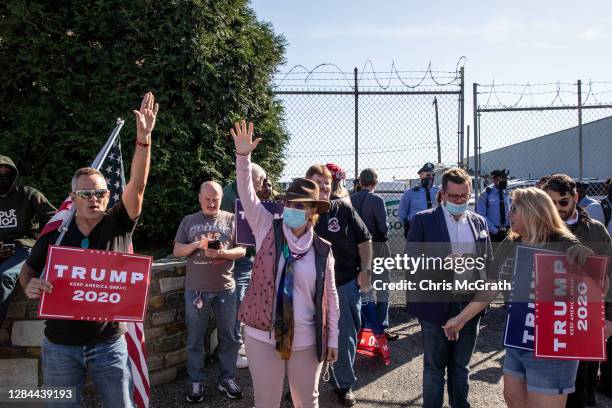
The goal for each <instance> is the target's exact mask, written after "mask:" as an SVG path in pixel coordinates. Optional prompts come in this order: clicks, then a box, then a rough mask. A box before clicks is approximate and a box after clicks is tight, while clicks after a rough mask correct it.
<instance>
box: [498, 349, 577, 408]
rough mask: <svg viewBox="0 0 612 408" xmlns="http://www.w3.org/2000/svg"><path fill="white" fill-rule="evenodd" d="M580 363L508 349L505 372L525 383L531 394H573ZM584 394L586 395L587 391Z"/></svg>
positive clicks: (505, 358)
mask: <svg viewBox="0 0 612 408" xmlns="http://www.w3.org/2000/svg"><path fill="white" fill-rule="evenodd" d="M578 363H579V362H578V361H576V360H555V359H548V358H536V357H535V356H534V353H533V351H528V350H517V349H513V348H510V347H506V356H505V357H504V368H503V371H504V374H505V375H511V376H513V377H516V378H519V379H521V380H523V381H525V382H526V383H527V391H529V392H535V393H538V394H548V395H561V394H571V393H572V392H574V391H575V389H576V388H575V387H574V384H575V383H576V373H577V371H578ZM583 392H585V393H586V390H585V391H583ZM582 406H584V404H583V405H582Z"/></svg>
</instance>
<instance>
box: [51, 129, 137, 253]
mask: <svg viewBox="0 0 612 408" xmlns="http://www.w3.org/2000/svg"><path fill="white" fill-rule="evenodd" d="M124 124H125V121H124V120H123V119H121V118H117V122H116V125H115V128H114V129H113V131H112V132H111V134H110V136H109V137H108V140H107V141H106V143H105V144H104V147H102V149H101V150H100V152H98V155H97V156H96V158H95V159H94V161H93V163H91V166H90V167H92V168H94V169H96V170H100V167H102V162H103V161H104V157H106V155H107V154H108V152H109V150H110V149H111V148H112V147H113V144H114V143H115V139H117V137H118V136H119V132H121V128H122V127H123V125H124ZM75 212H76V207H75V206H74V205H72V206H70V212H69V213H68V215H67V216H66V218H65V219H64V221H63V222H62V225H61V227H60V228H59V231H60V235H59V237H57V240H56V241H55V245H59V244H60V243H61V242H62V240H63V239H64V235H66V232H67V231H68V226H69V225H70V223H71V222H72V219H73V218H74V213H75Z"/></svg>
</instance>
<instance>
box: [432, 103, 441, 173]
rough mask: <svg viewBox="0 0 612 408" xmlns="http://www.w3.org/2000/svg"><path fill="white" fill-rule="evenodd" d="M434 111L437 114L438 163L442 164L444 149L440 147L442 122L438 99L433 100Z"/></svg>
mask: <svg viewBox="0 0 612 408" xmlns="http://www.w3.org/2000/svg"><path fill="white" fill-rule="evenodd" d="M433 105H434V110H435V114H436V145H437V146H438V163H442V149H441V147H440V121H439V120H438V98H437V97H434V100H433Z"/></svg>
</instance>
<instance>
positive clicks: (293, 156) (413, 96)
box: [274, 60, 464, 254]
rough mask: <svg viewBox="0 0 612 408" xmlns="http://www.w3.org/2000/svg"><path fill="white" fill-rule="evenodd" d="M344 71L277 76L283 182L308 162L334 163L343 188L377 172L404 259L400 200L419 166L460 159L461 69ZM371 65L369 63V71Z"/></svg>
mask: <svg viewBox="0 0 612 408" xmlns="http://www.w3.org/2000/svg"><path fill="white" fill-rule="evenodd" d="M462 62H463V60H460V61H459V63H458V64H457V67H456V69H455V71H434V70H432V69H431V66H430V67H428V68H427V69H426V70H425V71H398V70H397V69H396V68H395V66H392V67H391V69H390V70H389V71H383V72H381V71H375V70H374V68H373V66H372V64H371V63H367V64H366V66H364V69H362V70H361V71H359V70H358V69H357V68H355V69H354V70H353V72H344V71H342V70H341V69H340V68H338V67H337V66H335V65H332V64H322V65H320V66H318V67H316V68H315V69H314V70H307V69H305V68H304V67H301V66H298V67H294V68H293V69H292V70H290V71H289V72H286V73H280V74H278V76H277V78H276V87H275V91H274V92H275V95H276V97H277V98H279V99H280V101H281V103H282V105H283V108H284V117H285V127H286V129H287V130H288V132H289V134H290V141H289V144H288V146H287V148H286V151H285V152H284V157H285V168H284V173H283V175H282V177H281V184H283V183H288V182H290V181H291V180H292V179H293V178H295V177H303V176H304V175H305V173H306V170H307V169H308V168H309V167H310V166H311V165H313V164H326V163H335V164H338V165H340V166H341V167H342V168H343V169H344V170H345V171H346V173H347V178H348V180H347V188H349V189H350V188H352V181H353V179H354V178H356V177H358V175H359V172H360V171H361V170H363V169H365V168H374V169H376V170H377V171H378V173H379V185H378V189H377V193H378V194H380V195H382V196H383V198H384V200H385V204H386V208H387V214H388V220H389V226H390V236H389V243H390V246H391V250H392V253H393V254H396V253H403V250H404V238H403V226H402V224H401V222H400V221H399V218H398V208H399V200H400V197H401V195H402V194H403V193H404V191H405V190H406V189H407V188H409V187H412V186H413V185H415V182H416V178H418V175H417V171H418V169H419V168H420V167H421V166H422V165H423V164H424V163H425V162H433V163H436V166H437V167H438V168H439V169H441V170H440V171H442V169H444V168H447V167H449V166H456V165H457V164H459V163H463V161H464V154H463V152H464V139H463V128H464V127H463V120H464V116H463V111H464V104H463V100H464V70H463V67H462V66H460V64H461V63H462ZM368 64H369V65H368Z"/></svg>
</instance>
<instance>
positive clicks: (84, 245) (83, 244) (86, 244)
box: [74, 218, 89, 249]
mask: <svg viewBox="0 0 612 408" xmlns="http://www.w3.org/2000/svg"><path fill="white" fill-rule="evenodd" d="M74 221H75V223H76V226H77V229H78V230H79V232H80V233H81V234H83V231H82V229H81V228H80V227H79V222H78V220H77V219H76V218H75V219H74ZM83 235H85V234H83ZM81 248H83V249H87V248H89V235H87V236H84V237H83V239H82V240H81Z"/></svg>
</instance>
